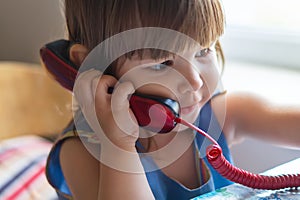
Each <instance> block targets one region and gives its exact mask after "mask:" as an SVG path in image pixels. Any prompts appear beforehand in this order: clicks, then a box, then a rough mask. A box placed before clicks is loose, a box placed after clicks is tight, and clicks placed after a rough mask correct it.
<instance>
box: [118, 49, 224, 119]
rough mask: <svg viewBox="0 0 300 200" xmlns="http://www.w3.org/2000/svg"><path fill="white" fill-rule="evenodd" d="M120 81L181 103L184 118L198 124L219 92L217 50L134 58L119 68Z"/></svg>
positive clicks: (139, 89)
mask: <svg viewBox="0 0 300 200" xmlns="http://www.w3.org/2000/svg"><path fill="white" fill-rule="evenodd" d="M115 73H116V74H115V75H116V77H117V78H118V79H119V81H121V82H124V81H130V82H131V83H133V85H134V87H135V89H136V92H137V93H143V94H149V95H156V96H160V97H164V98H171V99H174V100H176V101H178V102H179V105H180V117H181V118H183V119H185V120H187V121H189V122H194V121H195V120H196V118H197V116H198V114H199V111H200V109H201V108H202V106H203V105H204V104H205V103H206V102H207V101H208V100H209V99H210V98H211V96H212V94H213V92H214V91H215V89H216V87H217V84H218V81H219V77H220V73H219V71H218V62H217V57H216V52H215V49H214V46H211V47H210V48H201V49H191V50H189V51H185V52H183V53H182V54H180V55H174V56H170V57H168V58H164V59H159V60H154V59H151V58H150V52H147V50H146V53H145V56H144V57H143V59H140V58H139V57H138V56H137V55H134V56H133V57H132V58H131V59H125V60H124V62H122V63H121V64H120V65H119V66H117V67H116V71H115Z"/></svg>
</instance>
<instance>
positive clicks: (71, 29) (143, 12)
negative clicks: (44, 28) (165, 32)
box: [65, 0, 225, 63]
mask: <svg viewBox="0 0 300 200" xmlns="http://www.w3.org/2000/svg"><path fill="white" fill-rule="evenodd" d="M65 17H66V22H67V28H68V34H69V36H68V37H69V40H70V41H72V42H76V43H80V44H83V45H84V46H86V47H87V48H88V49H89V50H92V49H93V48H94V47H95V46H97V45H98V44H99V43H101V42H102V41H104V40H105V39H107V38H109V37H111V36H113V35H115V34H117V33H120V32H122V31H126V30H129V29H133V28H140V27H162V28H169V29H172V30H176V31H179V32H181V33H184V34H186V35H188V36H190V37H191V38H193V39H194V40H196V41H197V42H198V43H199V44H200V45H201V46H203V47H208V46H209V45H210V44H211V43H212V42H214V41H216V40H217V43H216V50H217V55H218V58H219V60H220V61H221V62H222V63H223V62H224V56H223V52H222V49H221V46H220V43H219V41H218V38H219V37H220V36H221V35H222V34H223V32H224V24H225V20H224V12H223V9H222V5H221V2H220V1H219V0H65ZM153 52H154V51H153ZM130 55H132V52H131V53H130V54H127V55H126V56H127V57H130ZM153 55H154V54H153ZM162 56H168V55H166V52H163V51H159V53H157V52H156V53H155V56H153V57H154V58H156V59H157V58H160V57H162Z"/></svg>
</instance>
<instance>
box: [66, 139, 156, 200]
mask: <svg viewBox="0 0 300 200" xmlns="http://www.w3.org/2000/svg"><path fill="white" fill-rule="evenodd" d="M134 155H136V157H135V158H134V157H132V159H136V162H135V163H130V164H134V165H135V167H136V169H137V170H139V171H143V167H142V165H141V162H140V160H139V156H138V154H137V153H136V154H134ZM109 156H111V157H114V156H115V159H118V158H117V157H119V156H122V155H112V154H111V153H110V155H109ZM132 159H131V161H129V162H132ZM60 160H61V166H62V170H63V173H64V176H65V178H66V181H67V183H68V186H69V188H70V190H71V192H72V195H73V197H74V199H154V197H153V194H152V192H151V189H150V187H149V184H148V182H147V178H146V175H145V173H136V174H135V173H126V172H123V171H118V170H116V169H112V168H110V167H109V166H106V165H104V164H102V163H100V162H99V161H98V160H97V159H95V158H94V157H93V156H92V155H91V154H90V153H89V152H88V151H87V150H86V148H85V146H84V145H83V144H82V143H81V141H80V139H79V138H73V139H69V140H67V141H65V143H64V144H63V145H62V149H61V154H60ZM122 160H123V159H122ZM123 161H124V160H123ZM125 162H126V161H125ZM126 164H128V163H124V162H123V163H122V162H120V168H121V169H122V165H126Z"/></svg>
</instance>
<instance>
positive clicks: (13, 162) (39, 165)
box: [0, 136, 57, 200]
mask: <svg viewBox="0 0 300 200" xmlns="http://www.w3.org/2000/svg"><path fill="white" fill-rule="evenodd" d="M51 146H52V143H50V142H48V141H46V140H44V139H42V138H40V137H37V136H23V137H17V138H11V139H7V140H3V141H0V199H1V200H14V199H20V200H29V199H32V200H39V199H43V200H48V199H49V200H52V199H57V194H56V192H55V190H54V189H53V188H52V187H51V186H50V185H49V183H48V181H47V179H46V176H45V165H46V159H47V156H48V153H49V151H50V149H51Z"/></svg>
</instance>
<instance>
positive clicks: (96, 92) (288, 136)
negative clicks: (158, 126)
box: [47, 0, 300, 199]
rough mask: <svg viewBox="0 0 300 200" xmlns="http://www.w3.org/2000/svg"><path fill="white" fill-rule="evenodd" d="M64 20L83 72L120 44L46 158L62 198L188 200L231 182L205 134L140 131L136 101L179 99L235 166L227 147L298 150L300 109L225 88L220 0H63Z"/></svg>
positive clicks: (93, 75)
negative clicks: (267, 145) (251, 140)
mask: <svg viewBox="0 0 300 200" xmlns="http://www.w3.org/2000/svg"><path fill="white" fill-rule="evenodd" d="M65 14H66V21H67V26H68V33H69V40H70V41H71V42H72V43H74V44H73V45H72V46H71V47H70V49H69V57H70V60H71V61H72V63H73V64H75V65H76V66H77V67H78V69H79V67H80V66H83V68H84V67H89V66H90V64H91V63H93V64H95V63H94V60H93V59H95V58H94V57H93V55H97V54H93V52H97V51H92V50H93V49H94V48H96V49H97V48H98V47H99V46H98V45H99V44H100V47H101V44H102V42H107V41H108V42H107V43H106V44H108V43H109V44H111V43H114V45H112V47H108V48H107V46H105V45H104V46H105V47H104V48H103V49H105V50H107V51H104V54H105V56H104V55H100V56H103V59H106V58H107V57H109V58H110V59H111V61H112V62H111V63H110V62H108V63H109V66H105V65H104V66H102V64H103V63H106V61H105V62H104V61H103V60H101V59H102V57H101V59H99V60H98V61H99V62H100V64H99V65H100V66H101V67H104V68H106V67H107V68H106V70H103V69H101V70H99V69H97V68H96V69H94V70H93V69H89V70H82V71H81V73H80V75H79V77H78V79H77V81H76V83H75V87H74V94H75V98H76V100H77V101H78V103H79V105H80V108H81V111H82V112H80V113H79V112H78V113H76V116H75V118H74V119H75V120H74V122H72V123H71V124H70V125H69V127H67V128H66V130H65V131H64V133H63V134H62V135H61V137H60V138H59V139H58V141H57V142H56V144H55V145H54V147H53V149H52V151H51V153H50V155H49V159H48V165H47V176H48V180H49V182H50V183H51V184H52V186H53V187H55V188H56V189H57V192H58V194H59V196H60V197H61V198H74V199H190V198H193V197H196V196H199V195H201V194H203V193H207V192H210V191H213V190H214V189H217V188H220V187H223V186H226V185H229V184H231V182H230V181H228V180H226V179H225V178H223V177H222V176H220V175H219V174H218V173H217V172H216V171H215V170H214V169H213V168H212V167H211V166H210V165H209V163H208V162H207V159H206V158H205V153H204V152H203V151H202V150H203V149H205V147H206V146H207V145H205V143H206V142H205V140H204V138H203V136H201V135H199V134H196V133H195V132H194V131H193V130H191V129H189V128H187V127H185V126H181V125H177V126H176V127H175V128H174V129H172V130H171V131H169V132H168V133H165V134H157V133H156V132H155V131H150V130H149V129H147V128H140V127H139V126H138V125H137V123H136V122H137V119H136V117H135V115H134V114H133V112H132V109H131V107H130V104H129V97H130V96H131V95H132V94H142V95H151V96H155V97H159V98H165V99H173V100H175V101H177V102H178V103H179V106H180V111H179V114H180V117H181V118H183V119H185V120H186V121H188V122H190V123H193V124H195V125H196V126H198V127H200V128H201V129H203V130H205V131H206V132H208V133H209V134H210V135H211V136H212V137H214V138H215V139H216V140H217V141H218V143H219V144H220V146H221V147H222V149H223V154H224V155H225V157H226V158H227V159H228V160H229V161H230V162H231V156H230V151H229V146H230V145H231V144H233V143H234V142H237V141H239V140H241V139H242V138H244V137H247V136H250V135H251V136H253V137H256V138H261V139H267V140H269V141H271V142H274V143H277V144H281V145H289V146H293V147H299V145H300V137H299V134H298V132H299V124H298V122H299V120H300V111H299V110H297V111H296V110H286V109H283V108H282V109H281V108H274V107H272V106H271V105H268V104H267V103H266V102H264V101H263V100H262V99H259V98H256V97H254V96H251V95H245V94H243V95H242V94H228V93H226V92H225V91H224V90H223V89H222V87H221V84H220V82H219V79H220V74H221V73H220V71H221V70H222V67H220V66H222V64H223V61H224V59H223V54H222V50H221V47H220V44H219V41H218V39H219V37H220V36H221V35H222V34H223V31H224V22H225V20H224V12H223V10H222V6H221V2H220V1H219V0H143V1H138V0H133V1H125V0H89V1H86V0H65ZM147 27H148V28H149V27H152V28H150V29H147ZM155 27H156V28H158V30H159V31H161V32H159V31H158V32H157V31H154V32H151V31H153V30H157V29H155ZM139 28H145V29H139ZM139 30H146V32H142V34H140V32H139ZM126 31H127V32H126ZM149 31H150V34H148V33H149ZM174 32H175V34H174V35H173V33H174ZM123 33H125V35H124V34H123ZM144 33H145V34H144ZM159 33H160V34H161V35H160V34H159ZM116 34H121V36H119V37H118V36H116ZM122 34H123V35H122ZM147 34H148V35H147ZM153 34H154V36H153ZM181 34H183V35H184V36H186V38H185V37H182V35H181ZM173 36H174V37H173ZM110 38H111V40H107V39H110ZM149 38H150V39H149ZM122 39H123V41H122ZM128 40H129V41H128ZM149 41H150V43H151V42H154V43H155V45H160V44H162V43H163V44H165V46H163V47H161V46H160V47H157V48H155V45H154V47H153V45H149ZM191 41H192V42H191ZM123 42H124V44H125V45H124V44H123ZM132 43H133V47H132V48H131V47H128V45H131V44H132ZM195 43H196V44H195ZM197 44H199V45H197ZM118 45H119V46H118ZM136 47H144V48H136ZM123 48H125V50H124V49H123ZM120 49H121V51H120ZM123 50H124V51H125V52H124V54H121V53H122V52H123ZM116 51H119V53H115V52H116ZM98 52H101V51H98ZM90 55H92V56H90ZM106 56H107V57H106ZM114 58H116V59H114ZM90 60H93V61H92V62H90ZM102 62H103V63H102ZM91 68H92V67H91ZM112 88H113V92H111V90H112ZM150 112H151V111H150ZM150 115H151V113H150ZM80 116H81V117H80ZM82 117H83V118H82ZM99 144H100V147H99Z"/></svg>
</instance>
